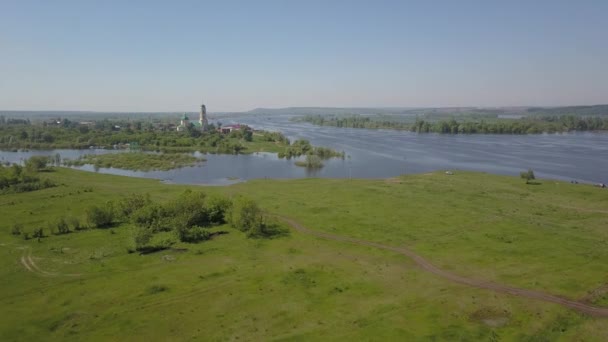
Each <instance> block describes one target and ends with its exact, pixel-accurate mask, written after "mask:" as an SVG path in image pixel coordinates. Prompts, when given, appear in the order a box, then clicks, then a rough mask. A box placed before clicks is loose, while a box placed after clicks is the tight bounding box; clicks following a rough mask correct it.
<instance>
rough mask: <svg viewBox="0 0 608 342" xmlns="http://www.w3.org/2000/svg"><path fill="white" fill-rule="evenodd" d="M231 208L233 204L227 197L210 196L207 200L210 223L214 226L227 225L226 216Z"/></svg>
mask: <svg viewBox="0 0 608 342" xmlns="http://www.w3.org/2000/svg"><path fill="white" fill-rule="evenodd" d="M231 206H232V202H231V201H230V200H229V199H228V198H226V197H221V196H210V197H209V198H208V199H207V212H208V215H209V221H210V222H211V223H212V224H223V223H226V215H227V213H228V210H230V207H231Z"/></svg>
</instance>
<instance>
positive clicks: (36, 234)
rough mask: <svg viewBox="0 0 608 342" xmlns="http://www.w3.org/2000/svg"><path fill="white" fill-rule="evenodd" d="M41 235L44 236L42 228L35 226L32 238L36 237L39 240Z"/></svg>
mask: <svg viewBox="0 0 608 342" xmlns="http://www.w3.org/2000/svg"><path fill="white" fill-rule="evenodd" d="M43 237H44V230H43V229H42V228H36V229H34V231H33V232H32V238H34V239H38V241H40V239H41V238H43Z"/></svg>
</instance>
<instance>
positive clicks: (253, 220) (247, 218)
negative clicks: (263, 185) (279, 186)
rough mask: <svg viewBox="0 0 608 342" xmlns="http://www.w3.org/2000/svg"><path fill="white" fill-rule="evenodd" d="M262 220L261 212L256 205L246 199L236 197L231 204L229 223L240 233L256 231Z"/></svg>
mask: <svg viewBox="0 0 608 342" xmlns="http://www.w3.org/2000/svg"><path fill="white" fill-rule="evenodd" d="M261 220H262V211H261V210H260V208H259V207H258V205H257V204H256V203H255V202H254V201H253V200H251V199H249V198H246V197H242V196H241V197H237V198H236V199H235V200H234V201H233V202H232V207H231V208H230V212H229V223H230V225H231V226H233V227H234V228H237V229H239V230H241V231H249V230H252V229H256V228H257V227H256V225H258V224H259V223H260V222H261Z"/></svg>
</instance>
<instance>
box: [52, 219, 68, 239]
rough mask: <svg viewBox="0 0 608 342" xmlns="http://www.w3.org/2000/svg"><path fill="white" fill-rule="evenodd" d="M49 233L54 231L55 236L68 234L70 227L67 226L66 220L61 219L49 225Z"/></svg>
mask: <svg viewBox="0 0 608 342" xmlns="http://www.w3.org/2000/svg"><path fill="white" fill-rule="evenodd" d="M49 231H51V232H53V231H54V232H55V234H57V235H62V234H69V233H70V226H69V225H68V223H67V221H66V219H65V218H63V217H61V218H59V219H58V220H57V222H55V223H52V224H50V225H49Z"/></svg>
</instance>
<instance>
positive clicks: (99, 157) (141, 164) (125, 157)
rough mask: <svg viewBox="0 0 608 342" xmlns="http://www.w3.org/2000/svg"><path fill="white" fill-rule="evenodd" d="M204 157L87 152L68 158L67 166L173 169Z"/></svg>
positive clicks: (172, 154)
mask: <svg viewBox="0 0 608 342" xmlns="http://www.w3.org/2000/svg"><path fill="white" fill-rule="evenodd" d="M203 160H204V159H201V158H197V157H194V156H192V155H189V154H180V153H161V154H159V153H143V152H132V153H107V154H87V155H85V156H81V157H80V158H78V159H76V160H66V161H64V164H65V165H66V166H82V165H85V164H91V165H96V167H98V168H101V167H104V168H111V167H113V168H119V169H125V170H134V171H152V170H164V171H166V170H171V169H175V168H181V167H185V166H192V165H194V164H196V163H198V162H201V161H203Z"/></svg>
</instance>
